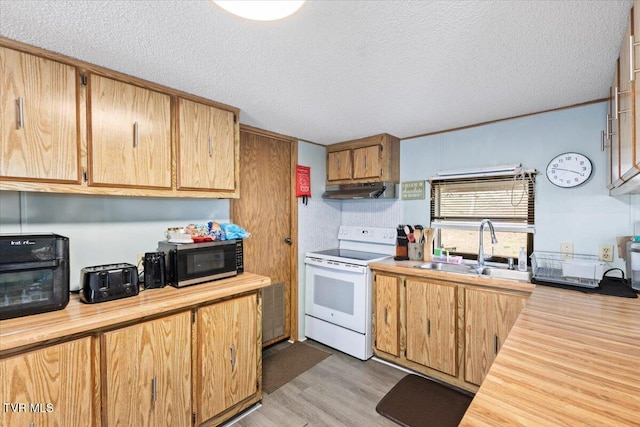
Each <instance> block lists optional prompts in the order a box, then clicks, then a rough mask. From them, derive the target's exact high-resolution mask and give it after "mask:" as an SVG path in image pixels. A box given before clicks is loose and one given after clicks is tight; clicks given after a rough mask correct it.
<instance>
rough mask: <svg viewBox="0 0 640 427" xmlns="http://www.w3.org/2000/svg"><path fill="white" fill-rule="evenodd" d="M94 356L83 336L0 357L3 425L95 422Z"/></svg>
mask: <svg viewBox="0 0 640 427" xmlns="http://www.w3.org/2000/svg"><path fill="white" fill-rule="evenodd" d="M93 358H94V356H93V352H92V345H91V338H82V339H78V340H74V341H69V342H67V343H63V344H57V345H52V346H50V347H45V348H43V349H39V350H33V351H30V352H28V353H24V354H20V355H17V356H11V357H8V358H6V359H2V360H0V384H2V387H0V400H2V402H4V405H15V406H14V408H15V409H11V408H7V407H3V408H2V416H1V417H0V426H2V427H13V426H30V425H33V426H92V425H96V424H95V421H96V420H97V419H99V414H98V413H97V412H96V411H97V409H96V408H95V405H94V387H95V384H94V383H95V378H94V376H95V375H96V373H95V371H94V370H93V369H92V366H93V365H94V363H93ZM18 405H23V406H22V407H20V406H18Z"/></svg>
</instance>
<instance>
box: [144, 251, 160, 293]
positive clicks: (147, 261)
mask: <svg viewBox="0 0 640 427" xmlns="http://www.w3.org/2000/svg"><path fill="white" fill-rule="evenodd" d="M143 267H144V288H145V289H155V288H164V287H165V285H166V280H165V266H164V252H147V253H145V254H144V262H143Z"/></svg>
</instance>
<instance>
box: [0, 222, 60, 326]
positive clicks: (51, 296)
mask: <svg viewBox="0 0 640 427" xmlns="http://www.w3.org/2000/svg"><path fill="white" fill-rule="evenodd" d="M68 303H69V238H67V237H64V236H59V235H57V234H52V233H49V234H0V320H2V319H11V318H13V317H20V316H26V315H29V314H36V313H44V312H47V311H54V310H61V309H63V308H65V307H66V306H67V304H68Z"/></svg>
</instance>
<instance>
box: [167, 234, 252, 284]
mask: <svg viewBox="0 0 640 427" xmlns="http://www.w3.org/2000/svg"><path fill="white" fill-rule="evenodd" d="M158 251H161V252H164V254H165V268H166V273H167V274H166V280H167V283H168V284H170V285H171V286H175V287H177V288H180V287H183V286H189V285H195V284H198V283H203V282H209V281H212V280H217V279H223V278H226V277H232V276H235V275H237V274H239V273H242V272H243V271H244V256H243V246H242V239H237V240H218V241H213V242H201V243H171V242H167V241H162V242H158Z"/></svg>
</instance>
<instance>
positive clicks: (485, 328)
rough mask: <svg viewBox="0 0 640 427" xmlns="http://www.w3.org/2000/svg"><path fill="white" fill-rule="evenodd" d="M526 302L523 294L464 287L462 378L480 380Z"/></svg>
mask: <svg viewBox="0 0 640 427" xmlns="http://www.w3.org/2000/svg"><path fill="white" fill-rule="evenodd" d="M526 302H527V296H526V295H521V294H510V293H506V292H498V291H493V290H484V289H477V288H466V289H465V373H464V379H465V381H467V382H470V383H472V384H476V385H480V384H482V381H483V380H484V377H485V376H486V375H487V372H488V371H489V368H490V367H491V364H492V363H493V361H494V359H495V358H496V356H497V355H498V352H499V351H500V347H501V346H502V344H503V343H504V340H505V339H506V338H507V335H509V331H510V330H511V328H512V327H513V325H514V324H515V322H516V320H517V319H518V316H519V315H520V312H521V311H522V309H523V308H524V306H525V305H526Z"/></svg>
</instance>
